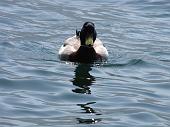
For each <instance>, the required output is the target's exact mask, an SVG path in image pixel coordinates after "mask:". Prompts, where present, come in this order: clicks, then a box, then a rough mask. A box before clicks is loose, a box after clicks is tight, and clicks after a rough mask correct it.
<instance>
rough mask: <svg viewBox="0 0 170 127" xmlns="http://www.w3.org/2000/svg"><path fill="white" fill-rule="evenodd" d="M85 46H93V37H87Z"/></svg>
mask: <svg viewBox="0 0 170 127" xmlns="http://www.w3.org/2000/svg"><path fill="white" fill-rule="evenodd" d="M85 44H86V45H87V46H93V37H92V36H89V37H87V38H86V41H85Z"/></svg>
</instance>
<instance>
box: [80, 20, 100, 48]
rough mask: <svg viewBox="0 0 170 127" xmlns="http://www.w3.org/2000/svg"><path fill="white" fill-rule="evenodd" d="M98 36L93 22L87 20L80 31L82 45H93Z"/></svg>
mask: <svg viewBox="0 0 170 127" xmlns="http://www.w3.org/2000/svg"><path fill="white" fill-rule="evenodd" d="M96 37H97V33H96V30H95V25H94V24H93V23H92V22H85V23H84V25H83V27H82V29H81V31H80V41H81V45H82V46H89V47H92V46H93V44H94V42H95V40H96Z"/></svg>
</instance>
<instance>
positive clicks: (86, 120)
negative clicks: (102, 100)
mask: <svg viewBox="0 0 170 127" xmlns="http://www.w3.org/2000/svg"><path fill="white" fill-rule="evenodd" d="M95 103H96V102H90V103H86V104H77V105H78V106H80V107H81V108H82V110H83V112H82V113H88V114H89V113H90V114H95V115H101V114H99V113H97V112H96V111H95V110H94V109H93V108H92V107H90V106H89V105H91V104H95ZM93 117H94V116H93ZM77 121H78V122H79V123H83V124H84V123H85V124H95V123H98V122H100V121H101V118H77Z"/></svg>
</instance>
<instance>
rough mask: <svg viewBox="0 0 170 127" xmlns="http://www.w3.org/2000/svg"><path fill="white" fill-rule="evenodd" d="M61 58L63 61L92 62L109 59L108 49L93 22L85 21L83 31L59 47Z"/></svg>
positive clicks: (77, 32)
mask: <svg viewBox="0 0 170 127" xmlns="http://www.w3.org/2000/svg"><path fill="white" fill-rule="evenodd" d="M58 54H59V58H60V60H63V61H70V62H79V63H92V62H95V61H107V59H108V56H109V54H108V51H107V49H106V47H105V46H104V45H103V43H102V41H101V40H100V39H99V38H97V32H96V29H95V25H94V23H93V22H85V23H84V24H83V26H82V28H81V31H78V30H76V34H75V35H74V36H72V37H69V38H68V39H66V40H65V41H64V44H63V45H62V46H61V47H60V49H59V52H58Z"/></svg>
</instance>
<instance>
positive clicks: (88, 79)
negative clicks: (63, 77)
mask: <svg viewBox="0 0 170 127" xmlns="http://www.w3.org/2000/svg"><path fill="white" fill-rule="evenodd" d="M91 70H92V68H91V65H88V64H79V65H78V66H77V67H76V69H75V77H74V78H73V80H72V83H73V85H74V86H76V88H75V89H73V90H72V91H73V92H75V93H79V94H91V90H90V86H91V85H93V83H94V82H95V81H96V80H95V77H94V76H92V75H91V74H90V71H91ZM95 103H96V102H89V103H85V104H77V106H80V108H81V110H82V112H81V113H84V117H85V118H82V117H81V118H76V119H77V121H78V123H80V124H95V123H98V122H100V121H101V118H95V117H96V116H97V115H101V114H100V113H98V112H96V111H95V110H94V109H93V108H92V107H91V106H90V105H92V104H95ZM89 114H90V116H91V115H92V116H91V117H92V118H89V117H90V116H89Z"/></svg>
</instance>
